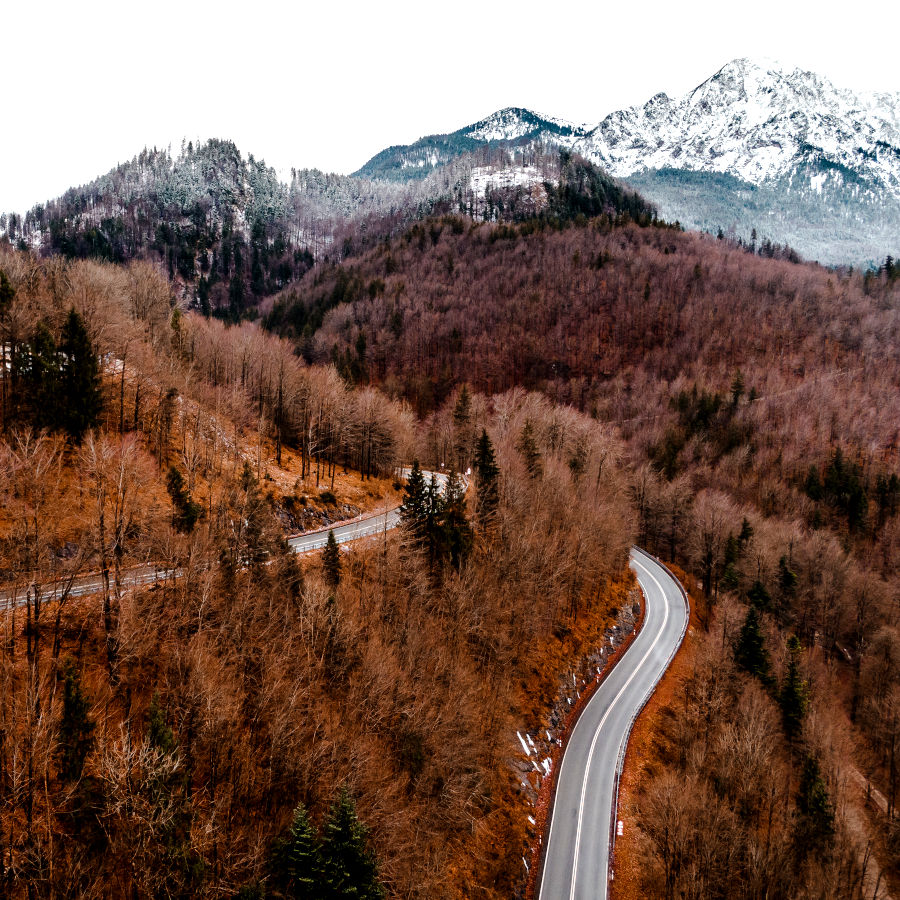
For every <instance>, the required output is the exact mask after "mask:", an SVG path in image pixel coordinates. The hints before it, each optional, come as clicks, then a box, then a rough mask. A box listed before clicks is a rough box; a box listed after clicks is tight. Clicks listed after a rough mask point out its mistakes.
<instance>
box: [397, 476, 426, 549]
mask: <svg viewBox="0 0 900 900" xmlns="http://www.w3.org/2000/svg"><path fill="white" fill-rule="evenodd" d="M426 494H427V489H426V486H425V476H424V475H423V474H422V470H421V469H420V468H419V461H418V460H417V459H416V460H413V464H412V469H411V470H410V473H409V478H407V480H406V487H405V488H404V490H403V503H401V504H400V521H401V522H402V523H403V525H404V526H405V527H406V529H407V531H408V532H409V534H410V536H411V537H412V539H413V542H414V543H415V544H418V545H421V544H422V543H424V540H425V530H424V523H425V517H426V502H427V501H426Z"/></svg>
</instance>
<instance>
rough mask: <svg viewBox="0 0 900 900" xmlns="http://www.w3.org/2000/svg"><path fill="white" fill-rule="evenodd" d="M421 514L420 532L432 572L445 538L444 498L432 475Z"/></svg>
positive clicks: (442, 548) (441, 553) (426, 488)
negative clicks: (422, 513)
mask: <svg viewBox="0 0 900 900" xmlns="http://www.w3.org/2000/svg"><path fill="white" fill-rule="evenodd" d="M423 512H424V517H423V519H422V532H423V534H424V537H425V546H426V547H427V549H428V562H429V563H430V565H431V568H432V571H433V570H434V569H435V568H436V567H437V564H438V562H439V561H440V559H441V556H442V555H443V551H444V537H445V534H444V529H443V513H444V497H443V496H442V495H441V491H440V489H439V488H438V483H437V479H436V478H435V476H434V475H432V476H431V478H430V479H429V481H428V483H427V484H426V486H425V505H424V510H423Z"/></svg>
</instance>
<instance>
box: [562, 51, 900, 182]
mask: <svg viewBox="0 0 900 900" xmlns="http://www.w3.org/2000/svg"><path fill="white" fill-rule="evenodd" d="M575 149H576V150H578V151H579V152H581V153H583V154H584V155H585V156H587V157H589V158H590V159H591V160H593V161H594V162H596V163H598V164H599V165H602V166H604V167H605V168H606V169H607V170H608V171H609V172H610V173H611V174H613V175H617V176H620V177H626V176H629V175H632V174H634V173H635V172H642V171H646V170H648V169H665V168H677V169H691V170H694V171H705V172H724V173H726V174H729V175H733V176H735V177H736V178H740V179H741V180H743V181H746V182H749V183H751V184H763V183H765V182H770V181H774V180H777V179H780V178H783V177H784V176H789V175H790V174H792V172H793V170H794V169H795V168H796V166H797V164H798V162H801V161H806V160H811V159H818V160H821V161H822V162H825V163H827V164H830V166H831V167H832V171H836V170H837V169H838V168H839V167H846V168H847V169H850V170H851V171H852V172H853V173H854V174H856V175H860V176H862V177H864V178H865V179H866V180H867V181H869V182H870V183H871V184H872V185H873V186H874V185H878V186H880V187H883V188H884V189H886V190H888V191H889V192H890V193H891V194H892V195H893V196H895V197H898V198H900V94H872V95H862V94H854V93H852V92H851V91H846V90H839V89H838V88H835V87H834V86H833V85H832V84H831V83H830V82H829V81H828V80H827V79H825V78H823V77H821V76H819V75H816V74H814V73H812V72H804V71H802V70H801V69H795V70H793V71H789V70H787V69H784V68H782V67H781V66H779V65H778V64H775V63H758V62H754V61H752V60H749V59H737V60H734V61H733V62H730V63H728V65H726V66H725V67H723V68H722V69H720V70H719V71H718V72H717V73H716V74H715V75H713V77H712V78H710V79H708V80H707V81H705V82H703V84H701V85H700V86H699V87H697V88H695V89H694V90H693V91H691V92H690V93H689V94H687V95H685V96H684V97H681V98H678V99H674V100H673V99H670V98H669V97H667V96H666V95H665V94H662V93H660V94H657V95H656V96H655V97H652V98H651V99H650V100H648V101H647V103H645V104H644V105H643V106H635V107H632V108H630V109H624V110H620V111H618V112H614V113H612V114H611V115H609V116H607V117H606V118H605V119H604V120H603V121H602V122H601V123H600V124H599V125H598V126H597V127H596V128H594V129H593V130H592V131H591V132H590V133H589V134H588V135H587V136H586V137H585V138H584V139H582V140H580V141H576V142H575ZM830 175H831V173H830V172H828V170H827V169H823V170H822V172H821V173H819V180H818V182H814V185H815V184H819V186H820V187H821V186H822V184H823V181H824V179H826V178H828V177H830ZM812 177H814V178H815V177H816V176H815V175H814V176H812Z"/></svg>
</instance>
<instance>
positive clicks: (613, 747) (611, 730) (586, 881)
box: [0, 470, 688, 900]
mask: <svg viewBox="0 0 900 900" xmlns="http://www.w3.org/2000/svg"><path fill="white" fill-rule="evenodd" d="M401 474H406V472H405V470H404V471H403V472H402V473H401ZM423 474H425V475H426V476H428V475H430V474H431V473H428V472H425V473H423ZM435 478H436V480H437V481H438V482H439V484H440V486H441V488H442V489H443V488H444V487H445V486H446V481H447V476H446V475H442V474H439V473H438V474H436V475H435ZM399 523H400V512H399V507H395V508H394V509H388V510H385V511H383V512H380V513H378V514H375V515H369V516H364V517H361V518H359V519H357V520H355V521H352V522H346V523H343V524H335V525H333V526H331V527H329V528H323V529H319V530H317V531H312V532H307V533H306V534H299V535H295V536H293V537H291V538H289V539H288V544H289V545H290V546H291V548H292V549H293V550H294V551H295V552H297V553H306V552H309V551H312V550H317V549H320V548H322V547H324V546H325V543H326V541H327V539H328V532H329V531H334V535H335V538H336V539H337V541H338V542H339V543H345V542H347V541H353V540H358V539H360V538H366V537H374V536H375V535H378V534H382V533H384V532H386V531H389V530H391V529H393V528H396V527H397V525H398V524H399ZM631 567H632V568H633V569H634V571H635V574H636V575H637V579H638V582H639V583H640V586H641V589H642V590H643V592H644V596H645V598H646V603H645V614H644V623H643V627H642V628H641V630H640V632H639V633H638V635H637V636H636V637H635V639H634V641H633V643H632V644H631V646H630V647H629V648H628V650H627V651H626V652H625V654H624V655H623V656H622V658H621V659H620V660H619V662H618V663H617V664H616V665H615V666H614V668H613V669H612V670H611V671H610V672H609V674H608V675H607V677H606V679H605V680H604V681H603V682H602V683H601V684H600V686H599V687H598V688H597V690H596V691H595V693H594V695H593V696H592V697H591V699H590V701H589V702H588V704H587V706H586V707H585V708H584V710H583V712H582V714H581V716H580V717H579V719H578V722H577V724H576V725H575V728H574V729H573V731H572V734H571V736H570V737H569V741H568V744H567V746H566V750H565V753H564V755H563V759H562V763H561V766H560V769H559V774H558V777H557V784H556V794H555V798H554V803H553V810H552V815H551V819H550V827H549V830H548V832H547V834H546V841H545V852H544V860H543V867H542V872H541V881H540V885H539V889H538V896H539V898H540V900H602V898H605V897H606V896H607V893H608V886H609V879H610V878H611V877H612V873H611V872H610V866H609V861H610V858H611V853H612V849H613V846H614V843H615V831H616V830H615V827H614V826H615V822H616V819H615V810H616V804H617V795H618V780H619V775H620V773H621V766H622V763H623V761H624V755H625V747H626V745H627V741H628V735H629V734H630V732H631V727H632V725H633V724H634V721H635V719H636V718H637V716H638V713H639V712H640V711H641V709H642V708H643V706H644V704H645V703H646V702H647V699H648V698H649V697H650V694H651V693H652V692H653V689H654V688H655V687H656V685H657V683H658V682H659V679H660V678H661V677H662V675H663V673H664V672H665V671H666V669H667V668H668V665H669V663H670V662H671V660H672V657H673V656H674V655H675V651H676V650H677V649H678V647H679V646H680V644H681V641H682V639H683V638H684V634H685V632H686V630H687V622H688V606H687V598H686V596H685V594H684V592H683V590H682V588H681V585H680V584H679V583H678V582H677V581H676V580H675V578H674V577H673V576H672V575H671V574H670V573H669V571H668V570H667V569H666V568H665V567H664V566H662V565H661V564H660V563H659V562H658V561H657V560H656V559H655V558H654V557H652V556H650V555H649V554H647V553H645V552H644V551H642V550H639V549H637V548H634V549H633V550H632V553H631ZM180 574H181V573H180V571H179V570H178V569H165V568H160V567H157V566H154V565H151V564H148V565H143V566H136V567H133V568H130V569H127V570H125V571H124V572H123V573H122V584H121V587H123V588H125V587H136V586H138V585H141V584H148V583H152V582H155V581H161V580H163V579H165V578H171V577H175V578H177V577H179V575H180ZM102 586H103V585H102V579H101V577H100V576H99V575H97V574H93V575H84V576H80V577H78V578H75V579H73V580H72V581H71V583H69V584H66V583H65V582H57V583H53V584H48V585H44V586H43V587H42V588H41V598H42V600H45V601H46V600H52V599H55V598H58V597H60V596H62V595H63V594H65V593H67V595H68V596H70V597H78V596H85V595H88V594H94V593H98V592H99V591H101V590H102ZM29 590H33V586H32V587H29V588H24V587H23V588H21V589H19V590H14V591H5V592H0V609H2V608H3V607H4V606H5V607H6V608H7V609H10V608H12V607H15V606H21V605H24V604H25V602H26V596H27V591H29Z"/></svg>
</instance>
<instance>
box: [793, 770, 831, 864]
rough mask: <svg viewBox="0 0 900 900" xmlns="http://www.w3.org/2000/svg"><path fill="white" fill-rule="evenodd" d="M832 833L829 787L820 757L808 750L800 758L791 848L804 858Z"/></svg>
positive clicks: (825, 841) (823, 847) (822, 846)
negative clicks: (792, 846) (820, 765)
mask: <svg viewBox="0 0 900 900" xmlns="http://www.w3.org/2000/svg"><path fill="white" fill-rule="evenodd" d="M833 834H834V809H833V808H832V806H831V800H830V799H829V797H828V788H827V787H826V786H825V782H824V780H823V779H822V773H821V772H820V771H819V761H818V760H817V759H816V758H815V756H812V755H811V754H810V755H808V756H807V757H806V759H805V760H804V762H803V772H802V773H801V775H800V787H799V789H798V791H797V819H796V821H795V823H794V848H795V850H796V852H797V854H798V856H799V857H800V858H801V859H803V858H805V857H806V856H807V855H808V854H809V853H811V852H821V851H822V850H824V849H825V848H826V846H827V844H828V843H829V841H830V840H831V837H832V835H833Z"/></svg>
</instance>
